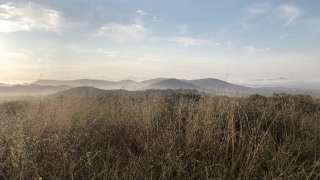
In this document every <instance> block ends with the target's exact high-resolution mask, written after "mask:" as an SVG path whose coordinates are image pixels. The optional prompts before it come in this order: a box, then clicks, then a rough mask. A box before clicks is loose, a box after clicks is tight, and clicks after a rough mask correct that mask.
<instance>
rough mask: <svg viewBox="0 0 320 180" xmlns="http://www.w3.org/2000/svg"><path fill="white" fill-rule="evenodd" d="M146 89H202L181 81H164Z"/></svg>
mask: <svg viewBox="0 0 320 180" xmlns="http://www.w3.org/2000/svg"><path fill="white" fill-rule="evenodd" d="M144 89H197V90H198V89H199V90H201V89H202V88H201V87H200V86H197V85H194V84H192V83H189V82H185V81H182V80H179V79H164V80H162V81H160V82H157V83H155V84H151V85H150V86H147V87H145V88H144Z"/></svg>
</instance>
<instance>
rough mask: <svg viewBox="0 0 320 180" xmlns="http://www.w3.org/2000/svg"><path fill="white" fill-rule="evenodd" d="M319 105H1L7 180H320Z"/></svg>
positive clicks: (253, 100) (229, 101)
mask: <svg viewBox="0 0 320 180" xmlns="http://www.w3.org/2000/svg"><path fill="white" fill-rule="evenodd" d="M319 122H320V102H319V100H317V99H313V98H311V97H309V96H290V95H285V94H280V95H275V96H273V97H268V98H266V97H263V96H259V95H254V96H251V97H248V98H230V97H223V96H216V97H212V96H205V95H199V94H197V93H191V92H182V93H176V92H171V93H151V94H148V95H141V94H140V95H135V94H134V93H130V94H129V93H128V94H126V93H122V94H118V95H117V94H114V95H110V96H105V97H99V98H72V97H58V98H48V99H46V100H39V101H37V100H33V101H24V102H8V103H3V104H1V105H0V179H38V178H40V177H41V178H44V179H211V178H218V179H219V178H221V179H238V178H240V179H319V178H320V157H319V155H320V137H319V136H320V124H319Z"/></svg>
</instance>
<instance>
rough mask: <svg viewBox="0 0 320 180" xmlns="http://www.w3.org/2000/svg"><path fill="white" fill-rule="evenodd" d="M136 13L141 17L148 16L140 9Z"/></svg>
mask: <svg viewBox="0 0 320 180" xmlns="http://www.w3.org/2000/svg"><path fill="white" fill-rule="evenodd" d="M136 13H138V14H140V15H141V16H145V15H147V13H146V12H144V11H142V10H140V9H138V10H137V11H136Z"/></svg>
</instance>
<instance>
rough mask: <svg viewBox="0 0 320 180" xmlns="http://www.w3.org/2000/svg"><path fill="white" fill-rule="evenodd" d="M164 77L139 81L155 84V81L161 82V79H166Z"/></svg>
mask: <svg viewBox="0 0 320 180" xmlns="http://www.w3.org/2000/svg"><path fill="white" fill-rule="evenodd" d="M166 79H167V78H156V79H149V80H145V81H142V82H141V83H143V84H148V85H151V84H155V83H158V82H161V81H163V80H166Z"/></svg>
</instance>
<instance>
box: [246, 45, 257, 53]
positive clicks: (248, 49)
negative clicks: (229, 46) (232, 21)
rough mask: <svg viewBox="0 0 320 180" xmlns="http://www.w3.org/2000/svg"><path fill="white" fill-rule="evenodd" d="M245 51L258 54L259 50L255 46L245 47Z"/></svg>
mask: <svg viewBox="0 0 320 180" xmlns="http://www.w3.org/2000/svg"><path fill="white" fill-rule="evenodd" d="M243 49H244V50H245V51H246V52H248V53H256V52H258V48H257V47H255V46H245V47H243Z"/></svg>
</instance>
